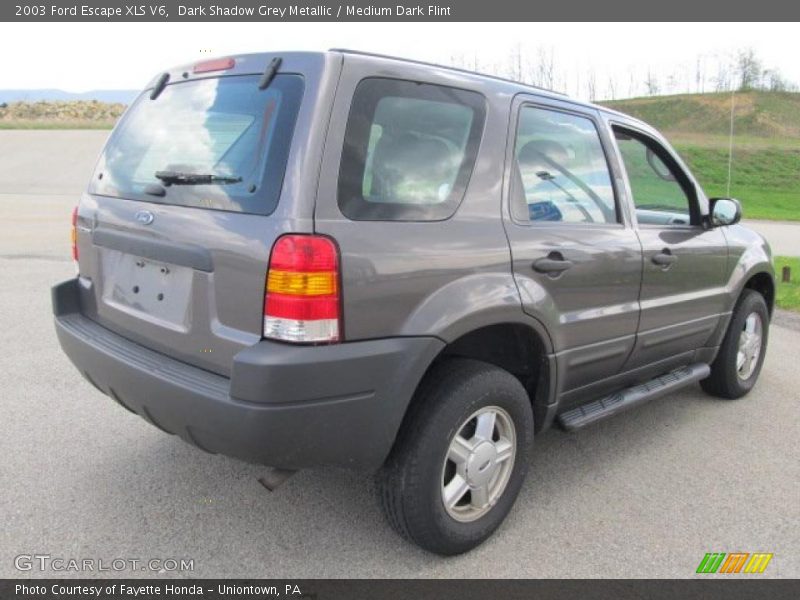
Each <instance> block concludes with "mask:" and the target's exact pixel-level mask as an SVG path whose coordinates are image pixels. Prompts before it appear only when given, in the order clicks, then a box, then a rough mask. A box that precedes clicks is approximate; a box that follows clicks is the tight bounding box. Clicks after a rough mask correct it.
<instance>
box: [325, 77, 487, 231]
mask: <svg viewBox="0 0 800 600" xmlns="http://www.w3.org/2000/svg"><path fill="white" fill-rule="evenodd" d="M485 113H486V110H485V103H484V98H483V96H481V95H480V94H478V93H477V92H469V91H466V90H460V89H455V88H449V87H444V86H439V85H430V84H425V83H415V82H411V81H402V80H396V79H382V78H369V79H365V80H363V81H362V82H361V83H359V84H358V87H357V88H356V91H355V94H354V96H353V102H352V105H351V107H350V115H349V117H348V120H347V128H346V131H345V140H344V148H343V151H342V161H341V166H340V168H339V188H338V198H339V208H340V209H341V211H342V213H344V215H345V216H347V217H348V218H350V219H354V220H362V221H365V220H367V221H368V220H372V221H380V220H398V221H433V220H441V219H446V218H448V217H450V216H451V215H452V214H453V213H454V212H455V210H456V208H457V207H458V205H459V204H460V202H461V200H462V198H463V197H464V192H465V190H466V188H467V183H468V181H469V177H470V175H471V173H472V169H473V166H474V165H475V157H476V155H477V153H478V146H479V144H480V138H481V132H482V131H483V123H484V119H485Z"/></svg>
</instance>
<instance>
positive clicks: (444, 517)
mask: <svg viewBox="0 0 800 600" xmlns="http://www.w3.org/2000/svg"><path fill="white" fill-rule="evenodd" d="M532 441H533V413H532V410H531V405H530V400H529V398H528V394H527V392H526V391H525V389H524V388H523V387H522V384H520V382H519V381H518V380H517V379H516V378H515V377H514V376H513V375H511V374H510V373H508V372H506V371H504V370H502V369H499V368H497V367H494V366H492V365H489V364H486V363H482V362H478V361H474V360H465V359H453V360H448V361H445V362H444V363H442V364H440V365H437V366H436V367H435V368H434V369H433V371H431V373H429V374H428V375H427V376H426V378H425V381H423V383H422V385H421V386H420V389H419V391H418V393H417V395H416V397H415V399H414V403H413V405H412V407H411V408H410V411H409V414H408V416H407V418H406V420H405V421H404V423H403V427H402V429H401V431H400V434H399V436H398V439H397V442H396V443H395V446H394V448H393V449H392V452H391V454H390V456H389V458H388V460H387V462H386V465H385V466H384V468H383V469H382V471H381V473H380V474H379V476H378V486H379V489H380V496H381V500H382V505H383V509H384V512H385V513H386V516H387V518H388V520H389V522H390V523H391V525H392V526H393V527H394V529H395V530H397V531H398V532H399V533H400V534H401V535H403V536H404V537H406V538H407V539H409V540H411V541H413V542H415V543H416V544H418V545H419V546H421V547H422V548H425V549H426V550H430V551H432V552H436V553H438V554H445V555H451V554H460V553H462V552H466V551H468V550H471V549H472V548H474V547H475V546H477V545H479V544H480V543H481V542H483V541H484V540H485V539H486V538H488V537H489V536H490V535H491V534H492V533H493V532H494V531H495V529H497V527H499V525H500V524H501V523H502V522H503V519H505V517H506V515H507V514H508V512H509V510H511V507H512V505H513V504H514V500H515V499H516V497H517V494H518V493H519V490H520V487H521V486H522V482H523V479H524V478H525V473H526V471H527V468H528V451H529V448H530V445H531V443H532Z"/></svg>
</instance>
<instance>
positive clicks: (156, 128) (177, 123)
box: [90, 75, 303, 215]
mask: <svg viewBox="0 0 800 600" xmlns="http://www.w3.org/2000/svg"><path fill="white" fill-rule="evenodd" d="M258 80H259V76H233V77H221V78H216V79H201V80H195V81H187V82H181V83H176V84H173V85H168V86H167V87H166V88H165V89H164V91H163V92H162V93H161V95H159V96H158V97H157V98H156V99H155V100H150V96H149V93H145V94H142V96H140V97H139V99H138V100H137V101H136V102H135V103H134V105H133V106H132V107H131V108H130V110H129V111H128V112H127V113H126V115H125V117H124V119H123V121H122V122H121V123H120V125H119V126H118V127H117V129H116V130H115V131H114V133H113V135H112V136H111V139H110V141H109V143H108V145H107V146H106V148H105V150H104V151H103V155H102V156H101V158H100V162H99V163H98V167H97V172H96V174H95V177H94V178H93V180H92V181H93V183H92V185H91V189H90V191H91V192H92V193H94V194H99V195H104V196H114V197H120V198H129V199H133V200H142V201H147V202H159V203H163V204H174V205H181V206H192V207H197V208H208V209H216V210H227V211H233V212H246V213H255V214H265V215H266V214H270V213H271V212H272V211H273V210H274V209H275V206H276V204H277V202H278V197H279V196H280V191H281V186H282V184H283V174H284V171H285V169H286V160H287V157H288V154H289V148H290V145H291V139H292V132H293V130H294V124H295V120H296V118H297V111H298V108H299V106H300V101H301V98H302V94H303V79H302V77H300V76H299V75H278V76H276V77H275V79H274V80H273V81H272V83H271V84H270V86H269V87H268V88H267V89H266V90H259V89H258ZM164 172H168V173H172V174H176V173H177V174H186V175H187V178H185V180H184V181H183V182H182V183H181V182H174V181H173V182H170V181H169V178H167V179H164V177H165V175H164ZM157 173H159V174H161V178H159V177H157V176H156V174H157ZM198 175H210V176H215V177H218V178H224V180H223V181H218V180H215V181H214V182H208V181H200V182H198V181H197V176H198ZM159 194H161V195H159Z"/></svg>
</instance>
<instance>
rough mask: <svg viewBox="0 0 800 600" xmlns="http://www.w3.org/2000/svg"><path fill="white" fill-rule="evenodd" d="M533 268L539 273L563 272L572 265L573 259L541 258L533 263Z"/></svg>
mask: <svg viewBox="0 0 800 600" xmlns="http://www.w3.org/2000/svg"><path fill="white" fill-rule="evenodd" d="M532 266H533V270H534V271H536V272H537V273H549V274H554V273H562V272H564V271H566V270H567V269H569V268H571V267H572V261H569V260H566V259H564V258H540V259H539V260H537V261H534V263H533V265H532Z"/></svg>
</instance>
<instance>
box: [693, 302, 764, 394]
mask: <svg viewBox="0 0 800 600" xmlns="http://www.w3.org/2000/svg"><path fill="white" fill-rule="evenodd" d="M768 334H769V311H768V309H767V303H766V302H765V301H764V297H763V296H762V295H761V294H759V293H758V292H756V291H754V290H744V292H742V295H741V297H740V298H739V301H738V302H737V303H736V307H735V308H734V311H733V315H732V316H731V322H730V324H729V325H728V331H727V332H726V334H725V338H724V339H723V341H722V346H721V347H720V350H719V354H718V355H717V358H716V359H715V360H714V363H713V364H712V365H711V375H709V376H708V378H707V379H704V380H703V381H701V382H700V385H702V386H703V389H704V390H705V391H706V392H708V393H709V394H712V395H714V396H719V397H720V398H728V399H735V398H741V397H742V396H744V395H745V394H747V393H748V392H749V391H750V390H751V389H753V386H754V385H755V384H756V381H757V380H758V375H759V373H760V372H761V366H762V365H763V364H764V356H765V354H766V349H767V337H768Z"/></svg>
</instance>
